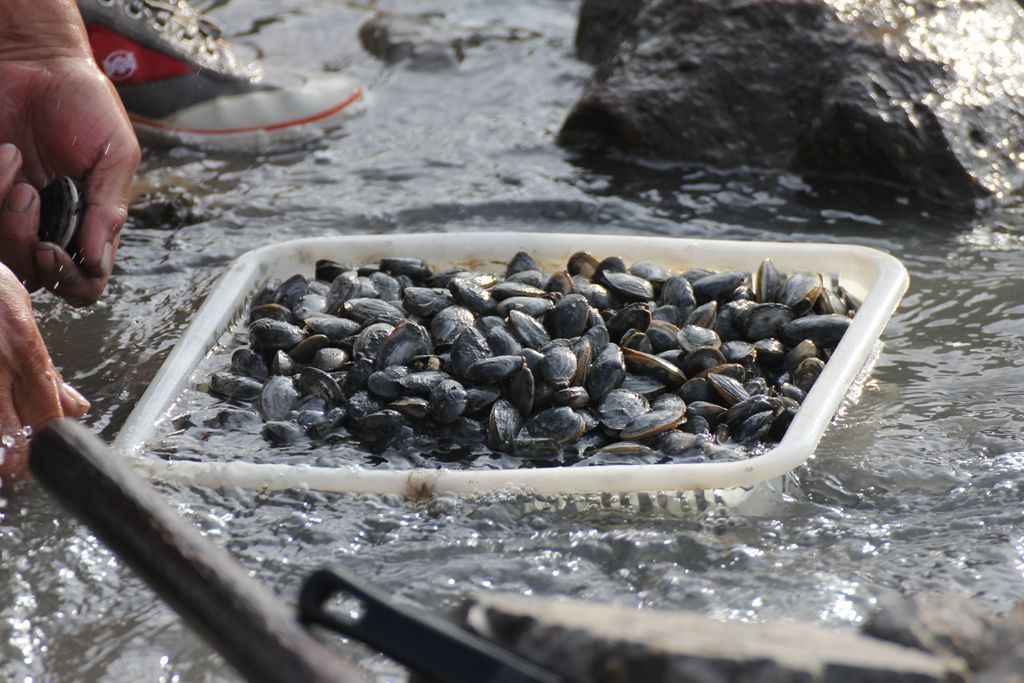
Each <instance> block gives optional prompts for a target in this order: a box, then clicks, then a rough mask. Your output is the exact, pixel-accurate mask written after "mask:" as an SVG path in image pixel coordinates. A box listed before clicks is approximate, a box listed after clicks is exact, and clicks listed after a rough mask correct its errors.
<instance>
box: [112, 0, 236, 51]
mask: <svg viewBox="0 0 1024 683" xmlns="http://www.w3.org/2000/svg"><path fill="white" fill-rule="evenodd" d="M128 5H129V6H135V7H136V8H138V9H142V8H145V9H148V10H149V13H150V14H151V15H152V17H153V22H154V26H155V27H156V28H157V29H158V30H161V31H164V32H170V31H172V30H175V29H176V31H180V32H181V39H182V41H183V42H184V43H186V44H188V45H192V46H193V50H194V51H198V50H200V49H201V50H202V51H203V52H204V53H205V54H206V55H207V56H208V57H210V58H211V59H212V58H215V57H216V56H217V55H218V54H219V55H221V56H225V57H227V56H228V55H227V52H228V50H227V47H226V45H225V44H224V43H223V41H221V40H220V37H221V35H223V33H224V30H223V29H222V28H221V27H220V25H219V24H217V23H216V22H214V21H213V20H211V19H209V18H207V17H205V16H203V15H201V14H199V13H197V12H196V11H195V10H194V9H193V8H192V7H191V6H190V5H189V4H188V3H187V2H185V0H129V3H128ZM172 25H173V26H174V29H172V28H171V27H172ZM176 31H175V32H176Z"/></svg>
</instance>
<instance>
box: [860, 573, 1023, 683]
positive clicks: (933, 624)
mask: <svg viewBox="0 0 1024 683" xmlns="http://www.w3.org/2000/svg"><path fill="white" fill-rule="evenodd" d="M863 630H864V632H865V633H866V634H868V635H871V636H874V637H877V638H883V639H885V640H889V641H892V642H895V643H900V644H903V645H907V646H909V647H914V648H918V649H920V650H923V651H925V652H930V653H932V654H936V655H939V656H943V657H957V658H961V659H963V660H964V661H965V662H966V664H967V666H968V668H969V669H970V670H971V671H972V672H973V673H974V674H975V677H974V678H973V679H972V680H974V681H987V682H989V683H996V682H997V681H998V682H1000V683H1011V682H1012V681H1020V680H1022V678H1021V675H1022V674H1021V672H1024V609H1022V608H1021V605H1019V604H1018V605H1017V606H1016V607H1015V608H1014V609H1013V610H1011V611H1009V612H1008V613H1006V614H1004V615H995V614H993V613H991V612H987V611H986V610H984V609H982V608H981V607H979V606H978V604H977V602H975V601H972V600H971V599H970V598H968V597H967V596H964V595H960V594H954V593H949V594H943V595H938V596H927V597H925V596H917V597H914V598H908V599H906V600H903V601H900V602H894V603H890V604H886V605H884V606H883V608H882V609H881V610H879V612H877V613H876V614H875V615H873V616H872V617H871V619H870V620H869V621H868V622H867V623H866V624H865V625H864V629H863Z"/></svg>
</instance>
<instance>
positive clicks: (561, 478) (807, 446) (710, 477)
mask: <svg viewBox="0 0 1024 683" xmlns="http://www.w3.org/2000/svg"><path fill="white" fill-rule="evenodd" d="M581 237H586V238H587V239H588V240H590V242H588V244H587V248H588V249H589V250H590V251H593V252H595V253H596V252H599V251H600V250H601V249H602V248H614V247H611V246H610V245H612V244H615V243H621V241H622V240H628V241H630V242H632V243H633V245H634V246H635V245H636V244H639V245H640V247H641V248H656V247H658V246H659V244H664V246H665V247H666V248H671V249H682V250H688V249H694V250H696V251H698V252H702V251H703V252H711V253H715V252H717V253H719V254H722V253H729V254H731V255H733V256H736V257H738V258H739V259H740V260H742V259H743V258H744V257H747V256H757V257H758V258H757V261H758V262H759V261H760V259H761V258H764V257H765V256H768V257H771V258H772V259H773V261H775V260H777V259H779V258H780V257H781V259H782V260H786V259H787V258H789V259H796V260H806V259H812V260H813V258H814V257H815V256H818V257H821V256H822V255H828V256H831V257H833V258H837V259H846V260H850V261H851V262H856V263H857V265H858V267H860V268H865V267H867V268H874V269H875V278H874V282H873V284H872V285H871V286H870V289H869V290H868V291H867V293H866V295H865V296H864V298H863V302H862V306H861V308H860V309H859V311H858V313H857V315H856V316H855V317H854V319H853V322H852V323H851V325H850V329H849V331H848V332H847V334H846V335H845V336H844V338H843V340H842V341H841V342H840V344H839V346H838V347H837V348H836V350H835V353H834V354H833V356H832V358H831V359H830V361H829V363H828V364H827V365H826V367H825V370H824V371H823V373H822V376H821V378H822V379H821V381H819V382H818V383H816V384H815V386H814V387H813V388H812V389H811V392H809V393H808V401H807V402H806V403H805V404H804V407H802V408H801V410H800V411H799V413H798V414H797V417H796V418H795V419H794V422H793V425H792V426H791V428H790V430H789V431H788V432H787V434H786V436H785V437H784V438H783V440H782V441H781V442H780V443H779V444H777V445H776V446H774V447H773V448H771V449H769V450H768V451H766V452H765V453H763V454H761V455H758V456H755V457H753V458H750V459H748V460H744V461H735V462H719V463H714V462H709V463H680V464H660V465H602V466H594V467H553V468H530V469H516V470H483V469H480V470H474V469H460V470H451V469H392V470H384V469H367V468H361V467H358V466H345V467H333V468H329V467H317V466H311V465H277V464H259V463H243V462H214V463H206V462H195V461H184V460H182V461H173V460H172V461H165V460H158V459H156V458H152V457H150V458H146V457H143V456H142V455H141V451H142V448H143V446H144V445H145V443H146V442H147V441H148V440H149V439H150V438H152V437H153V436H154V435H155V434H156V433H157V432H158V429H159V427H160V425H161V422H163V421H165V420H166V419H167V417H168V414H169V412H170V410H171V409H172V407H173V405H174V404H175V403H176V402H177V401H178V400H180V397H181V393H182V391H183V389H184V388H185V387H186V386H187V385H188V384H190V383H191V381H192V376H193V374H194V372H195V370H196V368H197V367H198V365H199V363H200V362H202V360H203V359H204V358H206V357H207V355H208V354H209V353H210V352H211V351H212V350H213V348H214V347H215V346H216V345H217V342H218V340H219V339H220V338H221V336H222V335H223V333H224V332H225V331H226V330H227V329H228V328H229V327H230V326H231V324H232V322H233V321H234V320H235V319H236V317H237V315H238V313H239V311H240V309H241V307H242V306H244V305H245V303H246V302H247V301H248V299H249V297H250V296H251V294H252V287H253V286H254V284H255V283H256V282H258V281H260V280H262V279H263V278H265V277H266V274H267V273H268V272H269V271H270V270H271V264H273V263H275V262H278V261H279V260H281V259H292V260H295V259H297V260H299V261H300V262H302V261H303V260H304V259H306V260H309V259H311V258H312V256H311V255H313V254H316V253H317V252H321V251H322V250H324V249H335V248H338V247H339V245H340V246H341V247H344V246H345V245H361V246H363V247H373V246H377V247H379V250H380V253H381V254H385V253H391V254H400V255H407V254H408V253H409V252H410V248H415V246H416V245H417V244H420V245H431V246H434V247H435V248H436V246H437V245H436V243H437V242H441V243H442V244H443V245H444V246H446V247H448V248H450V249H451V250H452V253H453V254H454V256H453V259H452V260H458V256H457V254H458V252H459V251H460V250H461V249H466V248H473V245H475V244H478V243H480V242H481V241H482V240H483V241H486V243H489V244H491V245H494V244H501V243H506V242H507V243H515V244H522V245H524V247H523V248H527V249H529V248H530V247H533V248H534V250H535V251H538V250H541V251H542V250H544V249H547V248H553V247H551V246H545V244H546V245H554V244H556V243H558V242H567V243H575V244H577V245H578V244H579V242H580V239H581ZM619 249H620V250H621V249H622V247H621V245H620V247H619ZM503 253H504V252H503ZM508 256H511V253H509V255H508ZM360 258H362V257H360ZM506 258H507V257H506ZM427 260H428V261H429V260H430V259H429V258H428V259H427ZM476 260H477V261H480V260H481V259H480V258H479V257H478V258H477V259H476ZM460 262H464V261H460ZM488 262H489V259H488ZM709 267H714V268H716V269H721V268H723V267H728V266H721V265H719V264H710V265H709ZM908 285H909V276H908V274H907V271H906V268H905V267H904V266H903V264H902V263H901V262H900V261H899V260H898V259H896V258H895V257H893V256H892V255H890V254H888V253H886V252H884V251H881V250H879V249H875V248H873V247H866V246H861V245H852V244H843V243H819V242H781V241H780V242H765V241H745V240H708V239H698V238H689V237H667V236H655V235H624V234H615V233H601V234H595V235H581V234H578V233H550V232H486V231H480V232H447V233H429V232H427V233H401V234H383V235H332V236H323V237H307V238H301V239H295V240H289V241H286V242H280V243H276V244H269V245H265V246H262V247H257V248H255V249H252V250H250V251H248V252H246V253H244V254H242V255H241V256H239V257H238V258H237V259H235V261H233V262H232V263H231V264H230V265H229V267H228V268H227V270H226V271H225V272H224V273H223V274H222V275H221V276H220V278H219V279H218V280H217V282H216V283H215V284H214V286H213V287H212V288H211V290H210V293H209V294H208V295H207V297H206V299H205V300H204V302H203V304H202V305H201V306H200V307H199V309H198V310H197V311H196V313H195V316H194V318H193V320H192V322H191V323H190V324H189V326H188V327H187V328H186V330H185V332H184V333H183V334H182V336H181V338H180V339H179V340H178V342H177V343H176V344H175V346H174V348H173V349H172V350H171V352H170V354H169V355H168V357H167V358H166V359H165V361H164V363H163V364H162V365H161V367H160V369H159V371H158V372H157V374H156V376H155V377H154V379H153V381H152V382H151V384H150V385H149V387H148V388H147V389H146V391H145V392H144V394H143V395H142V397H141V398H140V399H139V401H138V402H137V404H136V406H135V408H134V409H133V410H132V412H131V414H130V415H129V416H128V418H127V419H126V420H125V422H124V424H123V425H122V427H121V430H120V431H119V433H118V435H117V437H116V439H115V441H114V447H115V449H117V450H118V451H119V452H120V453H122V454H125V455H127V456H129V457H131V458H132V460H133V462H134V463H135V464H136V465H137V466H138V467H139V469H140V470H141V471H142V472H143V473H144V474H146V475H147V476H149V477H151V478H153V479H157V480H163V481H168V480H170V481H178V482H182V483H186V484H199V485H207V486H215V487H216V486H223V485H226V484H230V485H239V486H245V487H248V488H258V489H285V488H295V487H310V488H315V489H317V490H324V491H335V492H354V493H379V494H386V493H394V494H400V495H405V496H410V497H418V496H423V495H430V494H436V493H452V494H460V495H468V494H474V493H480V492H485V491H495V490H501V489H525V490H530V491H534V492H536V493H551V494H566V493H603V492H647V491H683V490H694V489H723V488H732V487H749V486H752V485H754V484H756V483H758V482H760V481H765V480H768V479H773V478H776V477H779V476H782V475H784V474H786V473H787V472H789V471H791V470H793V469H794V468H796V467H798V466H799V465H801V464H802V463H803V462H805V461H806V460H807V459H808V458H809V457H810V456H811V455H812V454H813V452H814V449H815V448H816V447H817V444H818V442H819V441H820V439H821V437H822V436H823V435H824V432H825V430H826V429H827V427H828V425H829V424H830V423H831V421H832V419H833V417H834V415H835V413H836V411H837V410H838V408H839V407H840V405H841V403H842V401H843V399H844V398H845V397H846V396H847V395H848V393H849V392H850V390H851V388H852V387H853V386H854V383H855V381H856V380H857V377H858V376H859V375H861V374H862V371H863V370H864V368H865V365H866V364H867V363H868V362H869V360H871V359H872V357H873V356H874V355H876V349H875V347H876V345H877V344H878V343H879V339H880V337H881V334H882V332H883V330H884V328H885V325H886V324H887V322H888V320H889V318H890V317H891V316H892V313H893V312H894V311H895V309H896V307H897V306H898V304H899V302H900V300H901V299H902V296H903V294H904V293H905V292H906V289H907V287H908ZM243 290H244V291H243ZM224 301H228V304H227V306H225V305H224V303H223V302H224ZM186 368H187V370H184V371H183V369H186Z"/></svg>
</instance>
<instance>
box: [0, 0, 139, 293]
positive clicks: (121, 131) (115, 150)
mask: <svg viewBox="0 0 1024 683" xmlns="http://www.w3.org/2000/svg"><path fill="white" fill-rule="evenodd" d="M23 3H24V4H23ZM18 5H22V6H21V7H20V8H19V7H16V6H18ZM47 5H53V6H50V7H47ZM5 6H6V7H5ZM5 10H9V11H10V12H11V13H12V16H13V15H15V11H16V10H18V12H17V14H16V19H14V18H12V19H11V21H13V22H15V23H21V24H22V25H23V26H24V27H25V28H26V29H28V30H22V31H20V32H17V31H10V32H5V31H4V29H3V28H2V26H3V20H4V18H5V17H4V16H3V15H4V14H5ZM40 12H46V13H48V14H46V15H45V16H44V17H41V16H36V15H34V14H33V13H36V14H38V13H40ZM54 12H57V14H58V16H57V17H56V18H54V16H53V13H54ZM62 12H63V16H60V14H61V13H62ZM26 16H27V18H26ZM10 25H11V24H8V26H10ZM0 143H12V144H13V146H14V147H15V148H16V149H13V148H12V147H11V146H10V145H0V244H3V250H2V252H0V258H2V259H3V260H4V262H5V263H7V264H8V266H9V267H10V268H11V269H12V270H13V271H14V273H15V274H16V275H17V276H18V277H19V278H20V279H21V280H22V281H23V282H24V283H25V286H26V287H27V288H28V289H29V291H34V290H35V289H38V288H39V287H40V286H43V287H46V288H47V289H49V290H50V291H52V292H53V293H55V294H57V295H58V296H60V297H63V298H64V299H66V300H67V301H68V302H69V303H71V304H73V305H76V306H83V305H88V304H91V303H94V302H95V301H96V300H97V299H99V297H100V294H102V292H103V289H104V287H105V286H106V283H107V279H108V278H109V277H110V271H111V268H112V266H113V263H114V254H115V253H116V252H117V246H118V242H119V233H120V230H121V227H122V225H123V224H124V221H125V218H126V216H127V212H128V198H129V191H130V189H131V182H132V177H133V176H134V174H135V168H136V166H138V163H139V156H140V151H139V144H138V141H137V140H136V138H135V134H134V133H133V131H132V128H131V123H130V122H129V121H128V115H127V114H126V113H125V111H124V107H123V106H122V105H121V102H120V100H119V99H118V97H117V93H116V91H115V90H114V86H113V85H112V84H111V83H110V81H108V80H107V79H106V78H105V77H104V76H103V75H102V74H101V73H100V71H99V69H98V68H97V66H96V64H95V62H94V61H93V59H92V52H91V49H90V48H89V43H88V39H87V38H86V36H85V30H84V28H83V27H82V24H81V19H80V18H79V17H78V15H77V12H76V10H75V9H74V3H70V4H68V3H48V2H38V0H32V3H28V2H26V0H4V2H3V3H0ZM58 175H66V176H70V177H72V178H76V179H79V180H82V181H84V182H83V185H84V196H85V201H86V206H85V215H84V217H83V220H82V226H81V228H80V229H79V236H78V244H79V251H78V257H77V258H76V259H74V260H72V258H71V256H70V255H69V254H68V253H67V252H65V251H64V250H63V249H61V248H60V247H58V246H57V245H55V244H51V243H45V242H44V243H40V242H39V239H38V236H37V233H38V221H39V195H38V192H37V189H36V188H42V187H44V186H46V185H47V184H49V183H50V182H51V181H52V180H53V179H54V178H55V177H56V176H58ZM33 186H34V187H33Z"/></svg>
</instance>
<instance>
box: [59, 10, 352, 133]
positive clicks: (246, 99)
mask: <svg viewBox="0 0 1024 683" xmlns="http://www.w3.org/2000/svg"><path fill="white" fill-rule="evenodd" d="M78 8H79V10H80V11H81V13H82V19H83V20H84V21H85V26H86V30H87V31H88V33H89V42H90V43H91V45H92V51H93V55H94V56H95V58H96V63H97V64H99V65H100V68H102V69H103V71H104V73H106V75H107V76H108V77H109V78H110V80H111V81H113V83H114V85H115V86H116V88H117V92H118V94H119V95H120V96H121V100H122V101H123V102H124V106H125V109H127V110H128V115H129V117H130V118H131V120H132V123H133V124H134V125H135V129H136V132H137V133H138V134H139V136H140V137H142V138H157V139H163V140H173V141H176V142H186V143H190V144H199V145H206V146H214V147H239V146H242V147H249V146H254V145H255V146H264V145H265V144H267V143H272V142H274V141H276V140H279V139H281V138H285V139H291V138H295V137H300V138H301V137H307V136H309V135H310V134H311V133H313V132H314V131H315V130H317V129H319V128H321V127H322V126H324V125H332V124H334V123H336V122H337V121H338V120H339V119H340V118H341V117H344V116H346V115H348V114H351V113H354V112H355V111H356V110H357V108H358V105H359V104H360V103H361V102H362V100H363V89H362V87H360V85H359V84H358V83H356V82H355V81H354V80H352V79H350V78H348V77H345V76H324V77H320V78H310V79H307V80H305V81H304V82H303V83H301V84H299V85H297V86H295V87H280V86H271V85H266V84H264V83H261V82H260V73H259V70H258V69H256V68H254V67H253V66H251V65H244V64H241V63H240V62H239V60H238V58H237V57H236V56H235V53H234V51H233V50H232V49H231V46H230V45H229V44H228V43H227V42H225V41H224V40H223V39H222V38H221V37H220V34H221V31H220V28H219V27H218V26H217V25H216V24H214V23H212V22H211V21H209V20H208V19H206V18H205V17H203V16H202V15H200V14H199V13H198V12H197V11H196V10H194V9H193V8H192V7H191V6H190V5H189V4H188V2H187V1H186V0H78Z"/></svg>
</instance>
